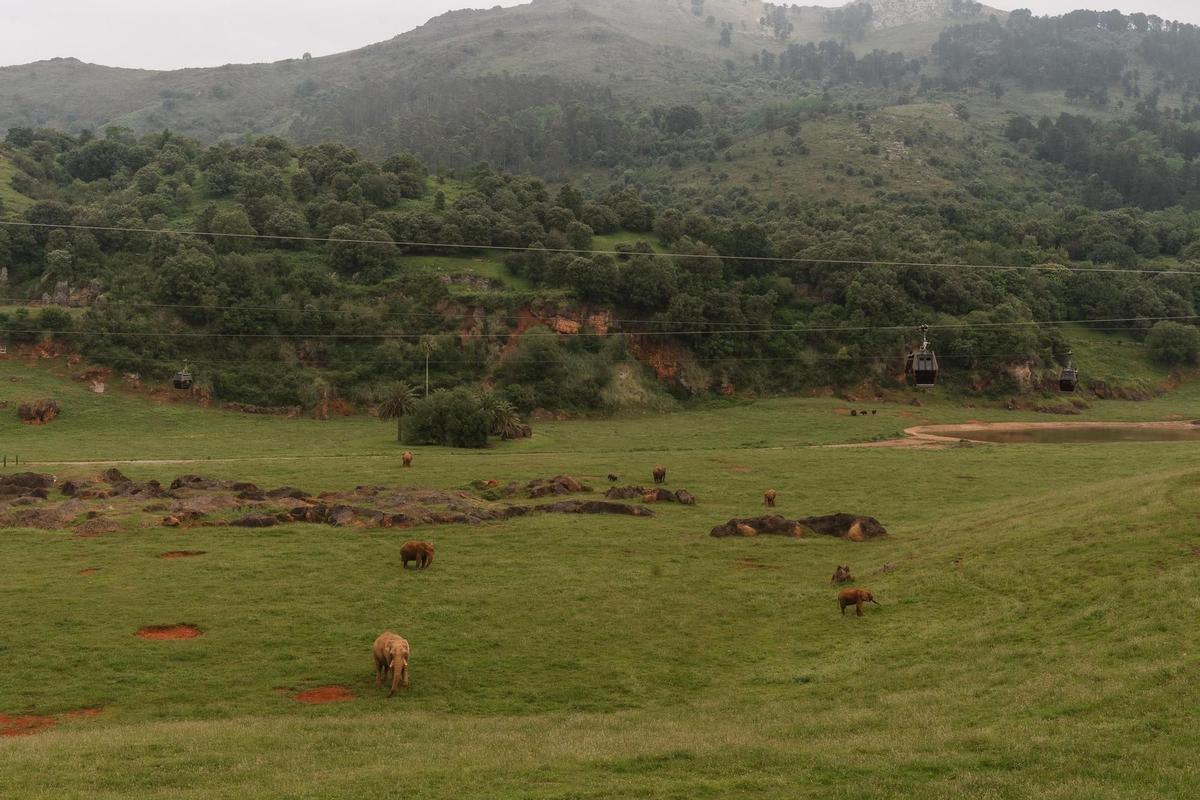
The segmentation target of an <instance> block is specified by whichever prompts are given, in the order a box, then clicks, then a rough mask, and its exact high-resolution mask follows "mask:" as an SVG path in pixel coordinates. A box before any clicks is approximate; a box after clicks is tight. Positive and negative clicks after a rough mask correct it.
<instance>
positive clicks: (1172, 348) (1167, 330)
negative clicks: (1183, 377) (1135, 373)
mask: <svg viewBox="0 0 1200 800" xmlns="http://www.w3.org/2000/svg"><path fill="white" fill-rule="evenodd" d="M1146 348H1147V349H1148V350H1149V351H1150V357H1151V358H1152V359H1154V360H1155V361H1157V362H1158V363H1159V364H1162V365H1164V366H1167V367H1181V366H1185V365H1187V366H1190V365H1194V364H1195V363H1196V362H1197V361H1198V360H1200V330H1198V329H1196V328H1195V327H1194V326H1192V325H1181V324H1180V323H1178V322H1166V321H1164V322H1160V323H1158V324H1157V325H1155V326H1154V327H1153V328H1152V329H1151V330H1150V333H1149V335H1147V336H1146Z"/></svg>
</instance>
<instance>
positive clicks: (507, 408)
mask: <svg viewBox="0 0 1200 800" xmlns="http://www.w3.org/2000/svg"><path fill="white" fill-rule="evenodd" d="M492 430H493V432H494V433H497V434H499V435H500V437H501V438H503V439H517V438H519V437H520V436H521V432H522V422H521V415H520V414H518V413H517V409H516V407H515V406H514V405H513V404H512V403H509V402H508V401H501V402H500V404H499V405H498V406H497V408H496V411H495V414H494V416H493V417H492Z"/></svg>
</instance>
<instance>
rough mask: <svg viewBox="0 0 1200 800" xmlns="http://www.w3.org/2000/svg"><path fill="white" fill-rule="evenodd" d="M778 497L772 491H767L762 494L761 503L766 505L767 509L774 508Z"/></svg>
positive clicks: (777, 494)
mask: <svg viewBox="0 0 1200 800" xmlns="http://www.w3.org/2000/svg"><path fill="white" fill-rule="evenodd" d="M778 497H779V493H778V492H776V491H775V490H774V489H767V491H766V492H764V493H763V502H764V503H766V504H767V508H774V507H775V500H776V498H778Z"/></svg>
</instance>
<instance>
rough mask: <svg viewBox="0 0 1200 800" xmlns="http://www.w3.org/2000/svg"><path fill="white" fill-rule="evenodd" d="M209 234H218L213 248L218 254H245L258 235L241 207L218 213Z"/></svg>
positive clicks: (226, 209)
mask: <svg viewBox="0 0 1200 800" xmlns="http://www.w3.org/2000/svg"><path fill="white" fill-rule="evenodd" d="M209 232H210V233H215V234H217V236H216V237H215V239H214V241H213V247H215V248H216V250H217V252H218V253H244V252H245V251H247V250H249V249H250V245H251V244H252V242H253V237H254V236H256V235H257V234H258V231H256V230H254V226H253V225H251V224H250V217H249V215H247V214H246V210H245V209H244V208H242V207H241V206H232V207H230V208H224V209H221V210H220V211H218V212H217V213H216V215H215V216H214V217H213V220H212V225H211V226H209Z"/></svg>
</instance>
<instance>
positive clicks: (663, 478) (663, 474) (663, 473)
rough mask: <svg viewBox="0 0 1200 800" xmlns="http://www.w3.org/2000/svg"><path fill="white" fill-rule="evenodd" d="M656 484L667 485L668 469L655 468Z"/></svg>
mask: <svg viewBox="0 0 1200 800" xmlns="http://www.w3.org/2000/svg"><path fill="white" fill-rule="evenodd" d="M654 482H655V483H666V482H667V468H666V467H655V468H654Z"/></svg>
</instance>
